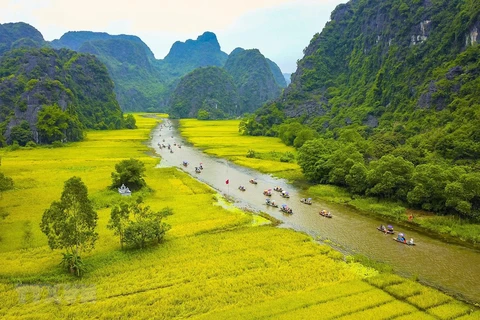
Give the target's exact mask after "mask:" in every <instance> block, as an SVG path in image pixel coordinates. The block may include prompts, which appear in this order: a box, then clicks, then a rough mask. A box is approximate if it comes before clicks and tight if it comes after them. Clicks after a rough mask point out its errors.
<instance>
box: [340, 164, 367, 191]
mask: <svg viewBox="0 0 480 320" xmlns="http://www.w3.org/2000/svg"><path fill="white" fill-rule="evenodd" d="M345 182H346V183H347V185H348V187H349V188H350V191H352V192H353V193H357V194H363V193H364V192H365V190H366V189H367V168H366V167H365V166H364V165H363V163H355V164H354V165H353V166H352V167H351V168H350V171H349V172H348V174H347V175H346V176H345Z"/></svg>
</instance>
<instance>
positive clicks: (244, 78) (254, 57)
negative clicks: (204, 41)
mask: <svg viewBox="0 0 480 320" xmlns="http://www.w3.org/2000/svg"><path fill="white" fill-rule="evenodd" d="M275 66H276V65H275ZM224 68H225V70H226V71H227V72H228V73H229V74H231V75H232V77H233V81H234V83H235V85H236V86H237V88H238V93H239V94H240V96H241V99H242V104H241V106H242V109H241V111H242V113H243V112H253V111H255V110H256V109H258V108H259V107H261V106H262V104H263V103H265V102H267V101H268V100H271V99H274V98H276V97H278V96H279V95H280V91H281V88H280V86H279V85H278V84H277V81H276V79H275V77H274V75H273V73H272V71H271V66H270V64H269V62H268V61H267V59H266V58H265V57H264V56H263V55H262V54H261V53H260V51H259V50H258V49H251V50H243V49H241V48H237V49H235V50H234V51H233V52H232V53H231V54H230V55H229V57H228V60H227V62H226V63H225V67H224ZM277 68H278V67H277ZM280 74H281V72H280ZM282 78H283V77H282Z"/></svg>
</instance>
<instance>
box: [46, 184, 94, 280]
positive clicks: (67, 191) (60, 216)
mask: <svg viewBox="0 0 480 320" xmlns="http://www.w3.org/2000/svg"><path fill="white" fill-rule="evenodd" d="M97 220H98V216H97V212H95V210H94V209H93V206H92V203H91V201H90V200H89V199H88V191H87V187H86V186H85V184H84V183H83V182H82V180H81V179H80V178H79V177H72V178H70V179H68V180H67V181H65V185H64V188H63V192H62V196H61V198H60V201H54V202H52V204H51V205H50V208H48V209H47V210H45V212H44V213H43V217H42V222H41V223H40V228H41V229H42V232H43V233H45V235H46V236H47V238H48V245H49V246H50V248H51V249H65V250H66V253H64V260H63V263H64V265H65V267H66V268H67V269H68V270H69V271H70V272H71V273H74V274H76V275H77V276H80V275H81V274H82V273H83V272H84V269H83V263H82V260H81V258H80V254H81V253H82V252H85V251H88V250H91V249H93V248H94V246H95V241H96V240H97V238H98V234H97V233H96V232H95V228H96V226H97Z"/></svg>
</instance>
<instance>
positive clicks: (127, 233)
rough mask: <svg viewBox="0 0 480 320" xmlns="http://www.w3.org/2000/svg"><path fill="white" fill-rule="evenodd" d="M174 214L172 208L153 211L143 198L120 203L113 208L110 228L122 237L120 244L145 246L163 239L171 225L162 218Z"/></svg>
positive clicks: (136, 246) (134, 246)
mask: <svg viewBox="0 0 480 320" xmlns="http://www.w3.org/2000/svg"><path fill="white" fill-rule="evenodd" d="M171 214H172V210H171V209H170V208H164V209H162V210H160V211H153V210H152V209H150V207H149V206H144V205H143V200H142V199H141V198H139V199H137V201H136V202H130V203H126V202H123V203H120V204H119V205H116V206H114V207H113V208H112V211H111V214H110V221H109V223H108V228H109V229H112V230H113V231H114V233H115V235H118V236H119V237H120V244H121V246H122V248H123V246H124V244H125V245H126V246H127V247H132V248H145V247H146V246H147V245H149V244H158V243H160V241H162V239H163V237H164V235H165V233H166V232H167V231H168V230H169V229H170V226H169V225H168V224H166V223H164V222H162V219H163V218H165V217H166V216H169V215H171Z"/></svg>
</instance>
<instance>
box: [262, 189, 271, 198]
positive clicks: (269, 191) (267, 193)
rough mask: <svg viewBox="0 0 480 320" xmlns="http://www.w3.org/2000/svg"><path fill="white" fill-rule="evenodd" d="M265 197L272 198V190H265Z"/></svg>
mask: <svg viewBox="0 0 480 320" xmlns="http://www.w3.org/2000/svg"><path fill="white" fill-rule="evenodd" d="M263 195H264V196H267V197H271V196H272V189H268V190H263Z"/></svg>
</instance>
